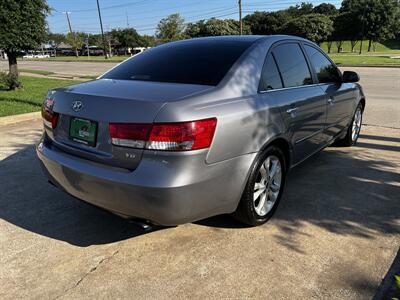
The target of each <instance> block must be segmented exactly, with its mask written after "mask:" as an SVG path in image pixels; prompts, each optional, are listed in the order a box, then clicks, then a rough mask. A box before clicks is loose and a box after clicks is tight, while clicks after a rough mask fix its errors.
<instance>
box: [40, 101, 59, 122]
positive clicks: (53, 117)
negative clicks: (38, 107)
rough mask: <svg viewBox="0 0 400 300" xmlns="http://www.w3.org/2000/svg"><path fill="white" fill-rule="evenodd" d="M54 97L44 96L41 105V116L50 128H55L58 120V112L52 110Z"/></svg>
mask: <svg viewBox="0 0 400 300" xmlns="http://www.w3.org/2000/svg"><path fill="white" fill-rule="evenodd" d="M53 106H54V99H53V98H46V99H45V100H44V102H43V105H42V118H43V122H44V123H45V125H46V126H48V127H51V128H52V129H54V128H56V126H57V122H58V113H56V112H54V111H53Z"/></svg>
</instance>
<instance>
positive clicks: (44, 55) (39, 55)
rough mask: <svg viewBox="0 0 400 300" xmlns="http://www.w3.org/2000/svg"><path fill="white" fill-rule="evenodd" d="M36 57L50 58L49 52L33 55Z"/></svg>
mask: <svg viewBox="0 0 400 300" xmlns="http://www.w3.org/2000/svg"><path fill="white" fill-rule="evenodd" d="M33 57H34V58H49V57H50V55H49V54H36V55H34V56H33Z"/></svg>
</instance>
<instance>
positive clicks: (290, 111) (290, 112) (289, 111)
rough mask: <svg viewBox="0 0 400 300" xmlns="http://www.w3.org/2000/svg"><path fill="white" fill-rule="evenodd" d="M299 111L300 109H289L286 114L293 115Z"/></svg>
mask: <svg viewBox="0 0 400 300" xmlns="http://www.w3.org/2000/svg"><path fill="white" fill-rule="evenodd" d="M298 109H299V108H298V107H294V108H289V109H288V110H286V113H288V114H289V115H291V114H292V113H294V112H296V111H297V110H298Z"/></svg>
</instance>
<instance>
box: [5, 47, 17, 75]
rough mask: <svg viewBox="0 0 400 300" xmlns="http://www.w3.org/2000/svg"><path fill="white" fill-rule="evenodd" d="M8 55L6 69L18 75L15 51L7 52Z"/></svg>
mask: <svg viewBox="0 0 400 300" xmlns="http://www.w3.org/2000/svg"><path fill="white" fill-rule="evenodd" d="M7 56H8V69H9V71H10V74H12V75H14V76H15V77H18V66H17V53H15V52H7Z"/></svg>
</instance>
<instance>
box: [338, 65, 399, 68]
mask: <svg viewBox="0 0 400 300" xmlns="http://www.w3.org/2000/svg"><path fill="white" fill-rule="evenodd" d="M336 66H338V67H339V68H341V67H353V68H359V67H360V68H400V64H399V65H374V64H362V65H361V64H359V65H358V64H336Z"/></svg>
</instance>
